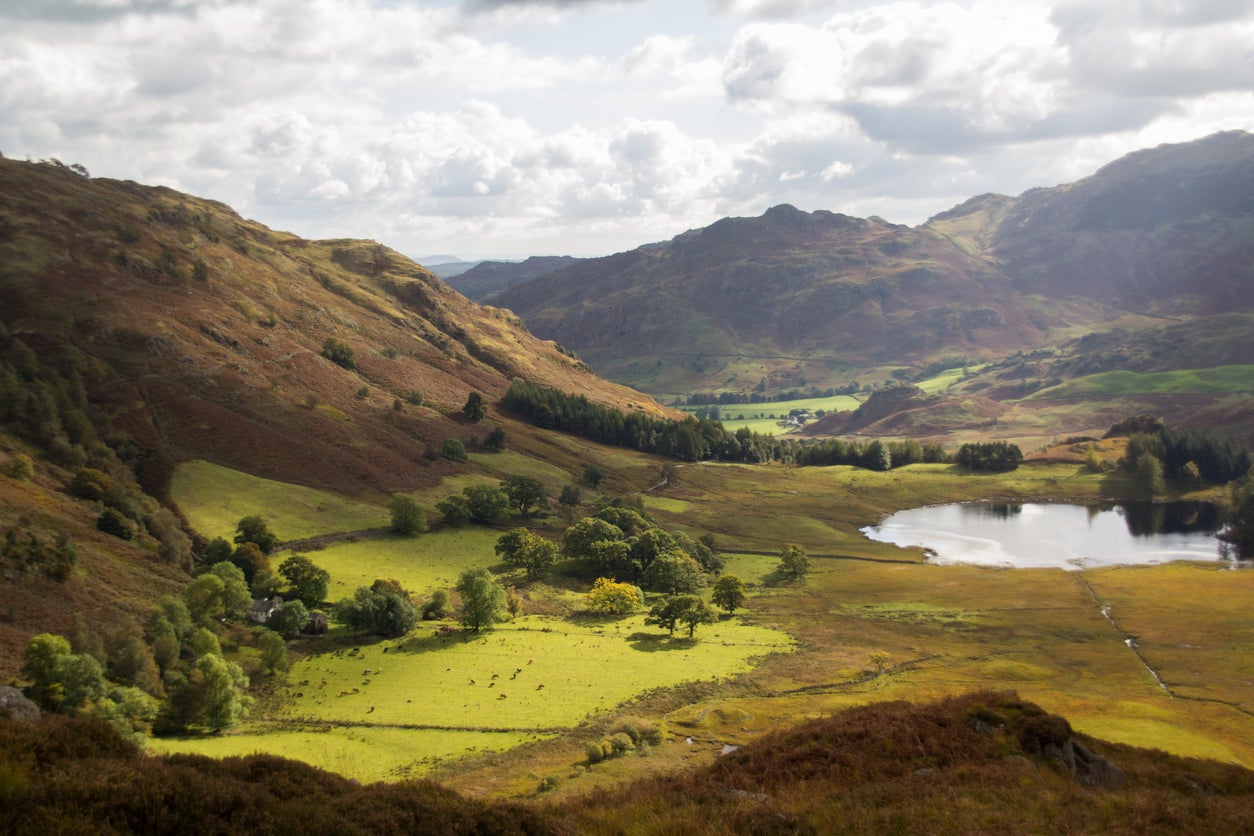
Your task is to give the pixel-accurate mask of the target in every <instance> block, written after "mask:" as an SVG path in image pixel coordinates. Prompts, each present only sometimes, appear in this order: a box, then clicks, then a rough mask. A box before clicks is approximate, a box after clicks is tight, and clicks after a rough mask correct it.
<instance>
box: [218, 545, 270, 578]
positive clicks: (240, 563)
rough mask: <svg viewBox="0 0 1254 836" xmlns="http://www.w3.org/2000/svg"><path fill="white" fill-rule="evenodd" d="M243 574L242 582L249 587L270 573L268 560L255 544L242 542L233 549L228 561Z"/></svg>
mask: <svg viewBox="0 0 1254 836" xmlns="http://www.w3.org/2000/svg"><path fill="white" fill-rule="evenodd" d="M227 562H229V563H231V565H233V566H236V567H237V568H238V569H239V570H240V571H241V572H243V573H244V582H245V583H246V584H248V585H249V587H251V586H252V585H253V583H254V582H255V581H257V580H259V579H261V578H264V577H265V576H267V575H269V574H270V573H271V572H270V558H268V557H266V553H265V552H263V551H262V550H261V547H260V546H258V545H257V544H256V543H250V542H243V543H240V544H239V545H238V546H236V547H235V551H234V552H232V553H231V558H230V560H229V561H227Z"/></svg>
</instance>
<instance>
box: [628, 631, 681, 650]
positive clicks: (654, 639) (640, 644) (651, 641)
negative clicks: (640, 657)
mask: <svg viewBox="0 0 1254 836" xmlns="http://www.w3.org/2000/svg"><path fill="white" fill-rule="evenodd" d="M696 643H697V640H696V639H695V638H692V639H690V638H688V637H687V636H666V635H663V634H661V633H632V634H631V635H630V636H628V637H627V644H629V645H631V648H632V650H640V651H643V652H644V653H657V652H658V651H659V650H689V649H691V648H692V647H693V646H694V645H696Z"/></svg>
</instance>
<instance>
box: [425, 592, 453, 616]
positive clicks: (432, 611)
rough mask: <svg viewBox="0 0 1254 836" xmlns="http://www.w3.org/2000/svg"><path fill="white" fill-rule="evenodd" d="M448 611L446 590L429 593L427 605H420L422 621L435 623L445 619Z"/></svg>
mask: <svg viewBox="0 0 1254 836" xmlns="http://www.w3.org/2000/svg"><path fill="white" fill-rule="evenodd" d="M448 610H449V600H448V590H445V589H437V590H436V591H435V592H432V593H431V598H430V599H429V600H428V601H427V603H425V604H423V605H422V619H423V621H435V620H439V619H443V618H447V617H448Z"/></svg>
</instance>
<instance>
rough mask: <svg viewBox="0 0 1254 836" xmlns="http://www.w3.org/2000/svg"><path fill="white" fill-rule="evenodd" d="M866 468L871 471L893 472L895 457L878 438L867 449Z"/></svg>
mask: <svg viewBox="0 0 1254 836" xmlns="http://www.w3.org/2000/svg"><path fill="white" fill-rule="evenodd" d="M864 466H865V467H866V468H868V469H870V470H881V471H882V470H892V467H893V457H892V454H891V453H890V452H889V449H888V447H887V446H886V445H885V444H884V442H882V441H880V440H879V439H878V438H877V439H875V440H874V441H872V442H871V443H870V445H869V446H868V447H867V448H866V461H865V463H864Z"/></svg>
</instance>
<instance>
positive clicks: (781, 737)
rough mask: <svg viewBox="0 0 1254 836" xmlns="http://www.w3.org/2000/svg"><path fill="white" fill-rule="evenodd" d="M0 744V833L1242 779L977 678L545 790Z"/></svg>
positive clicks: (1244, 779) (545, 824)
mask: <svg viewBox="0 0 1254 836" xmlns="http://www.w3.org/2000/svg"><path fill="white" fill-rule="evenodd" d="M0 740H2V741H3V743H4V749H5V751H6V755H7V761H6V764H5V772H4V775H5V778H6V783H5V799H6V804H5V805H4V807H3V811H2V812H0V824H2V825H3V827H4V828H5V830H6V831H7V832H13V833H40V832H50V831H54V830H55V831H80V830H84V831H85V830H91V831H106V832H135V831H160V832H173V831H183V830H189V829H194V830H195V831H196V832H198V833H237V832H239V831H240V830H241V829H245V830H259V829H260V830H267V831H268V830H269V829H271V828H272V827H273V825H274V823H275V822H278V821H293V820H306V819H308V818H309V817H310V816H316V817H317V821H318V822H320V829H322V830H326V831H333V832H337V833H402V832H417V831H421V832H449V833H462V832H492V833H519V834H522V833H531V834H564V833H624V832H633V833H634V832H655V833H663V832H664V833H680V832H682V833H693V834H706V833H719V834H722V833H833V832H860V833H865V832H889V831H891V832H897V833H1006V832H1038V831H1057V830H1060V829H1061V830H1065V831H1067V832H1114V833H1135V832H1147V831H1162V832H1167V831H1170V832H1173V833H1202V832H1206V833H1221V832H1222V833H1236V832H1244V831H1245V830H1247V829H1248V824H1249V822H1248V819H1247V818H1246V814H1247V813H1248V809H1249V804H1250V802H1251V794H1254V774H1252V773H1251V772H1249V771H1248V770H1245V769H1242V768H1240V767H1236V766H1221V765H1219V764H1215V763H1208V762H1203V761H1195V760H1187V759H1183V758H1176V757H1171V756H1167V755H1164V754H1163V753H1161V752H1151V751H1147V750H1144V749H1136V748H1133V747H1127V746H1112V745H1110V744H1107V743H1103V742H1101V741H1097V740H1093V739H1092V738H1087V737H1084V738H1081V737H1077V736H1073V735H1072V733H1071V729H1070V725H1069V724H1068V722H1067V721H1066V719H1064V718H1062V717H1060V716H1057V715H1051V714H1047V713H1046V712H1044V711H1042V710H1041V709H1040V708H1039V707H1037V706H1036V705H1033V704H1032V703H1029V702H1025V701H1022V700H1020V699H1019V698H1018V697H1017V696H1016V695H1015V694H1013V693H993V692H984V693H973V694H969V695H967V696H965V697H961V698H957V699H948V700H943V701H939V702H935V703H931V704H924V705H909V704H906V703H881V704H879V705H875V706H868V707H865V708H861V709H853V710H850V711H847V712H842V713H840V714H837V715H836V716H833V717H830V718H826V719H821V720H813V721H810V722H808V723H805V724H802V725H800V726H799V727H797V728H795V729H792V730H789V731H786V732H781V733H778V734H775V735H771V736H769V737H766V738H765V739H761V740H759V741H755V742H753V743H750V744H748V745H746V746H744V747H743V748H741V749H740V750H739V751H735V752H732V753H730V754H728V755H726V756H724V757H722V758H721V759H720V760H719V761H718V762H716V763H715V764H713V765H712V766H708V767H703V768H700V769H694V770H688V771H686V772H684V773H682V774H678V775H667V776H665V777H659V778H656V779H646V780H641V781H637V782H634V783H631V784H627V785H625V786H623V787H621V788H619V789H617V790H614V791H612V792H610V793H608V794H607V793H596V794H588V795H584V796H582V797H580V798H578V799H575V800H572V801H566V802H564V803H560V804H543V803H537V802H531V803H525V802H522V801H512V802H503V801H485V800H479V799H472V798H466V797H463V796H460V795H458V794H457V793H455V792H452V791H450V790H448V789H445V788H442V787H439V786H438V785H435V784H433V783H431V782H427V781H409V782H401V783H395V784H369V785H365V786H360V785H357V784H356V783H355V782H350V781H348V780H347V779H344V778H342V777H340V776H337V775H331V774H328V773H325V772H321V771H319V770H317V769H314V768H312V767H309V766H307V765H305V764H301V763H298V762H295V761H287V760H284V759H282V758H278V757H273V756H267V755H253V756H249V757H242V758H241V757H237V758H230V759H227V760H224V761H214V760H210V759H208V758H203V757H190V756H181V757H177V758H168V757H158V758H150V759H143V758H142V755H141V754H140V753H139V751H138V750H137V749H135V748H134V747H133V746H131V745H129V744H126V743H125V742H123V741H122V740H121V739H119V738H117V737H115V736H113V735H112V734H111V733H110V730H109V729H108V728H107V727H103V726H97V725H92V724H90V723H86V722H84V721H67V720H65V719H64V718H58V717H52V718H49V719H47V720H43V721H36V722H28V723H17V722H13V721H9V720H5V719H0ZM665 745H667V746H682V745H684V744H682V743H679V742H674V743H668V744H665ZM141 759H143V766H142V769H141V766H140V761H141ZM140 775H142V776H143V778H142V780H140V779H139V776H140ZM191 786H195V787H196V788H197V789H196V791H195V792H188V787H191ZM106 787H108V790H107V791H105V788H106Z"/></svg>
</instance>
